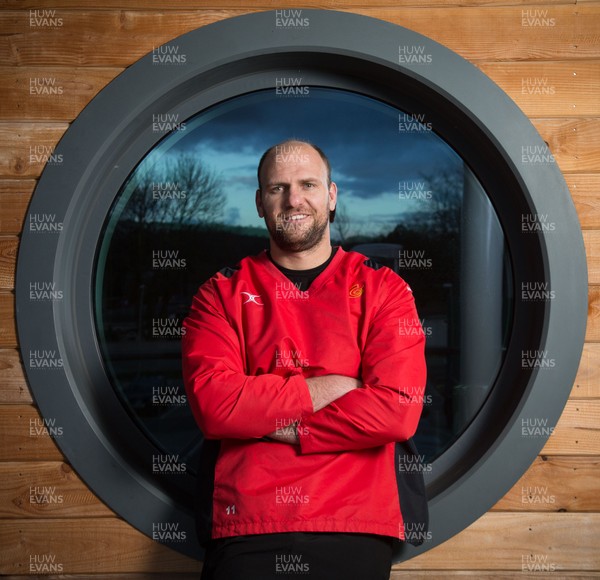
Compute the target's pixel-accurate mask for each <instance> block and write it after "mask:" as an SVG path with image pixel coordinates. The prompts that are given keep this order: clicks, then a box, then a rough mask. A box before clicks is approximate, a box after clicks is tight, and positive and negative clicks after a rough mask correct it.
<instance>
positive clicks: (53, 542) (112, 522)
mask: <svg viewBox="0 0 600 580" xmlns="http://www.w3.org/2000/svg"><path fill="white" fill-rule="evenodd" d="M0 545H1V546H2V552H3V561H2V563H1V565H0V574H19V573H21V574H23V573H25V574H27V573H30V572H32V571H33V570H31V569H30V558H31V557H33V556H35V555H38V556H39V557H40V558H41V557H42V555H43V554H47V555H49V556H50V557H51V558H52V556H53V557H54V562H55V564H56V565H57V567H58V565H61V566H60V568H59V569H55V570H48V571H50V572H51V571H54V572H61V573H65V574H77V573H84V574H104V573H116V572H121V573H122V572H147V571H148V570H151V571H152V572H153V573H154V574H160V573H165V572H169V573H170V572H196V573H198V572H199V571H200V569H201V566H200V563H199V562H197V561H195V560H192V559H191V558H188V557H186V556H183V555H181V554H179V553H178V552H175V551H174V550H171V549H170V548H167V547H166V546H164V545H161V544H159V543H158V542H155V541H153V540H152V539H150V538H148V537H146V536H145V535H143V534H142V533H141V532H138V531H137V530H136V529H134V528H133V527H132V526H130V525H129V524H128V523H126V522H124V521H122V520H120V519H117V518H92V519H64V518H60V519H46V520H3V521H0ZM34 569H35V568H34Z"/></svg>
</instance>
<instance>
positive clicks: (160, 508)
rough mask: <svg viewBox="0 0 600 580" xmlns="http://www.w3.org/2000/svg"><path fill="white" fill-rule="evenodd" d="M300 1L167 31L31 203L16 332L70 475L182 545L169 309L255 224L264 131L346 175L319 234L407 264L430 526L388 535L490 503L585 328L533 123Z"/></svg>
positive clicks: (421, 41) (424, 42)
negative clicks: (419, 366)
mask: <svg viewBox="0 0 600 580" xmlns="http://www.w3.org/2000/svg"><path fill="white" fill-rule="evenodd" d="M301 12H302V18H301V19H299V20H297V19H296V20H297V21H296V20H295V21H294V22H289V23H287V24H286V23H283V21H282V20H281V18H279V17H278V16H277V13H276V12H266V13H260V14H253V15H249V16H243V17H239V18H235V19H231V20H227V21H223V22H220V23H218V24H214V25H211V26H207V27H205V28H202V29H199V30H197V31H194V32H192V33H189V34H187V35H184V36H183V37H181V38H179V39H176V40H175V41H173V42H171V43H169V44H168V45H165V47H161V49H160V50H155V51H154V52H153V53H152V54H151V55H148V56H147V57H145V58H144V59H142V60H141V61H139V62H138V63H136V64H135V65H134V66H132V67H130V68H129V69H128V70H127V71H126V72H125V73H124V74H123V75H121V76H120V77H118V78H117V79H115V81H113V82H112V83H111V84H110V85H109V86H108V87H107V88H106V89H105V90H104V91H102V92H101V93H100V94H99V95H98V97H96V99H94V101H92V103H91V104H90V105H89V106H88V107H87V108H86V109H85V110H84V111H83V112H82V114H81V115H80V117H79V118H78V119H77V120H76V121H75V122H74V123H73V125H72V127H71V128H70V129H69V131H68V132H67V133H66V134H65V136H64V138H63V140H62V141H61V143H60V144H59V146H58V148H57V153H60V156H57V158H58V159H60V160H61V163H58V164H55V165H48V166H47V167H46V169H45V171H44V173H43V175H42V178H41V179H40V182H39V185H38V188H37V190H36V192H35V195H34V198H33V200H32V204H31V207H30V209H29V216H28V224H27V227H26V228H25V231H24V232H23V238H22V242H21V249H20V254H19V262H18V272H17V288H16V292H17V321H18V328H19V337H20V344H21V349H22V352H23V359H24V360H25V361H26V366H27V375H28V379H29V382H30V385H31V388H32V391H33V393H34V396H35V399H36V402H37V403H38V405H39V407H40V410H41V412H42V413H43V415H44V417H47V418H52V419H54V420H55V421H56V422H57V423H58V424H60V425H61V426H62V427H63V430H62V432H63V433H64V435H63V436H62V437H61V439H60V440H57V443H58V444H59V445H60V447H61V449H62V450H63V452H64V453H65V455H66V456H67V458H68V459H69V461H70V462H71V463H72V465H73V466H74V467H75V469H76V470H77V471H78V472H79V473H80V474H81V476H82V478H84V479H85V481H86V482H87V483H88V484H89V485H90V487H91V488H92V489H94V491H95V492H96V493H97V494H98V495H99V496H100V497H101V498H102V499H104V500H105V501H106V502H107V503H108V504H109V505H110V506H111V507H112V508H113V509H114V510H115V511H117V512H118V513H119V514H120V515H122V516H123V517H124V518H126V519H127V520H128V521H129V522H131V523H132V524H133V525H135V526H136V527H138V528H139V529H141V530H142V531H144V532H145V533H147V534H148V535H150V536H152V537H155V539H157V540H158V541H164V542H165V543H168V544H169V545H171V546H172V547H173V548H175V549H178V550H180V551H182V552H184V553H187V554H190V555H194V556H196V557H201V556H202V551H201V549H200V548H199V546H198V545H197V543H196V540H195V536H194V532H193V529H194V521H193V496H194V489H195V485H196V484H197V482H199V481H200V480H201V479H202V473H201V472H198V470H197V468H196V455H197V452H198V450H199V448H200V446H201V445H202V437H201V434H200V433H199V431H198V430H197V427H196V425H195V423H194V422H193V420H192V418H191V414H190V412H189V411H188V408H187V403H186V400H185V394H184V391H183V386H182V384H181V371H180V352H179V339H180V335H181V332H182V329H181V322H182V319H183V317H184V316H185V315H186V313H187V309H188V307H189V304H190V302H191V298H192V296H193V294H194V293H195V291H196V289H197V287H198V286H199V285H200V284H201V283H202V282H203V281H204V280H205V279H207V278H208V277H209V276H210V275H212V274H213V273H214V272H215V271H217V270H219V269H220V268H222V267H223V266H225V265H233V264H234V263H235V262H236V261H237V260H238V259H240V258H241V257H243V256H245V255H248V254H250V253H257V252H258V251H260V250H261V249H263V248H265V247H266V244H267V238H266V231H265V230H264V228H263V226H262V224H261V222H260V221H259V220H258V218H257V216H256V215H255V210H254V201H253V199H254V195H253V193H254V190H255V188H256V176H255V170H256V165H257V161H258V157H259V156H260V154H261V153H262V151H264V150H265V149H266V148H267V147H268V146H270V145H272V144H273V143H275V142H278V141H281V140H282V139H284V138H287V137H291V136H293V137H298V138H303V139H308V140H310V141H313V142H315V143H316V144H318V145H319V146H321V147H322V148H323V149H324V150H325V151H326V152H327V153H328V155H329V157H330V159H331V161H332V167H333V174H334V175H333V177H334V180H335V181H336V182H337V183H338V187H339V188H340V192H341V194H340V205H339V207H338V211H337V212H336V219H335V222H334V224H333V236H334V242H335V243H337V244H339V245H342V246H343V247H344V248H345V249H355V250H357V251H360V252H362V253H364V254H366V255H368V256H370V257H373V258H374V259H376V260H377V261H380V262H383V263H385V264H386V265H389V266H390V267H392V268H393V269H395V270H396V271H397V272H399V273H400V275H402V276H403V277H404V278H405V279H406V280H407V281H408V282H409V283H410V284H411V286H412V287H413V289H414V292H415V296H416V300H417V306H418V308H419V312H420V315H421V318H422V319H423V320H422V323H423V327H424V330H425V333H426V336H427V362H428V371H429V378H428V384H427V391H426V395H425V400H424V404H425V408H424V414H423V419H422V421H421V424H420V427H419V431H418V433H417V436H416V442H417V445H418V447H419V450H420V453H422V454H423V458H424V459H425V466H426V468H427V470H426V473H425V476H426V483H427V492H428V496H429V499H430V512H431V534H430V537H428V538H427V540H428V541H426V542H425V543H424V544H423V545H422V546H420V547H418V548H414V547H412V546H408V545H406V546H405V545H402V546H399V547H398V550H397V553H396V557H397V558H398V559H406V558H409V557H412V556H413V555H415V554H417V553H420V552H422V551H424V550H427V549H429V548H430V547H432V546H434V545H436V544H438V543H441V542H443V541H444V540H446V539H447V538H448V537H450V536H451V535H453V534H455V533H457V532H458V531H460V530H461V529H462V528H464V527H465V526H466V525H468V524H469V523H471V522H472V521H474V520H475V519H476V518H478V517H479V516H480V515H481V514H482V513H484V512H485V511H486V510H487V509H489V507H490V506H491V505H493V504H494V503H495V502H496V501H497V500H498V499H499V498H500V497H502V495H504V494H505V493H506V491H508V489H509V488H510V487H511V486H512V485H513V484H514V483H515V482H516V480H517V479H518V478H519V477H520V475H521V474H522V473H523V472H524V471H525V469H526V468H527V467H528V465H529V464H530V463H531V461H533V459H534V457H535V455H536V454H537V453H538V452H539V450H540V449H541V448H542V446H543V444H544V442H545V440H546V438H547V436H548V435H549V434H550V433H551V430H552V427H553V426H554V424H555V423H556V420H557V419H558V416H559V415H560V412H561V410H562V407H563V406H564V403H565V401H566V399H567V397H568V394H569V390H570V387H571V385H572V381H573V379H574V375H575V372H576V369H577V364H578V360H579V356H580V353H581V348H582V345H583V334H584V330H585V319H586V307H585V305H586V290H587V280H586V269H585V254H584V251H583V244H582V240H581V232H580V230H579V226H578V223H577V219H576V216H575V212H574V208H573V206H572V203H571V201H570V196H569V194H568V191H567V189H566V186H565V184H564V181H563V180H562V178H561V176H560V173H559V172H558V169H557V168H556V166H555V163H554V160H553V158H552V156H551V154H550V152H549V151H548V148H547V146H546V145H545V144H544V143H543V141H542V140H541V139H540V137H539V135H537V133H536V132H535V130H534V129H533V128H532V126H531V124H530V123H529V122H528V121H527V119H526V118H525V117H524V116H523V115H522V114H521V113H520V111H519V110H518V109H517V108H516V107H515V106H514V104H512V102H511V101H510V100H509V99H508V97H506V96H505V95H504V94H503V93H502V92H501V91H500V90H499V89H498V88H497V87H496V86H495V85H493V84H492V83H491V82H490V81H489V80H488V79H487V78H486V77H485V76H483V75H482V74H481V73H480V72H479V71H477V70H476V69H475V68H474V67H472V66H471V65H469V64H468V63H466V62H465V61H464V60H462V59H461V58H460V57H458V56H457V55H455V54H453V53H451V52H450V51H448V50H447V49H445V48H443V47H441V46H440V45H438V44H436V43H434V42H432V41H431V40H429V39H427V38H424V37H422V36H420V35H416V34H414V33H412V32H410V31H408V30H405V29H402V28H399V27H397V26H393V25H390V24H387V23H384V22H380V21H376V20H373V19H369V18H364V17H360V16H355V15H351V14H344V13H337V12H333V11H313V10H303V11H301ZM359 31H360V34H359ZM231 38H236V39H239V40H240V42H236V44H235V45H233V44H232V43H230V42H229V40H228V39H231ZM369 39H376V40H369ZM242 46H243V47H244V48H243V49H242V48H239V47H242ZM163 49H164V50H163ZM32 288H34V289H35V288H49V289H51V290H52V291H53V292H54V294H53V293H52V292H50V293H49V294H48V296H47V297H45V298H42V299H34V298H35V296H37V294H35V292H34V294H33V295H32V293H31V292H32V291H31V289H32ZM32 296H33V297H32ZM44 296H45V295H44ZM410 330H411V329H400V332H402V331H404V332H410ZM549 393H550V395H549ZM475 490H476V491H475ZM161 525H163V526H164V525H168V526H171V527H170V528H169V529H170V530H171V531H173V530H175V532H176V533H171V534H169V540H168V541H165V540H164V539H163V537H162V536H155V533H154V530H156V529H157V526H158V527H159V529H160V526H161Z"/></svg>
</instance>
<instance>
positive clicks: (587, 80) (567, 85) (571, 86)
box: [479, 61, 600, 117]
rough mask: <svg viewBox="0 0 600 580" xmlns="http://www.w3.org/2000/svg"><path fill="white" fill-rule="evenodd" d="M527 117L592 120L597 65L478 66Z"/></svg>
mask: <svg viewBox="0 0 600 580" xmlns="http://www.w3.org/2000/svg"><path fill="white" fill-rule="evenodd" d="M479 68H480V69H481V71H482V72H484V73H485V74H486V75H488V76H489V77H490V78H491V79H492V80H493V81H494V82H495V83H496V84H498V85H499V86H500V88H501V89H502V90H503V91H504V92H505V93H507V94H508V95H509V96H510V97H511V98H512V99H513V101H515V103H516V104H517V105H518V106H519V107H520V108H521V110H522V111H523V112H524V113H525V114H526V115H528V116H529V117H581V116H585V115H589V116H592V117H593V116H596V115H598V113H599V110H598V103H599V102H600V83H599V82H598V79H599V78H600V61H570V62H556V61H548V62H502V63H480V64H479Z"/></svg>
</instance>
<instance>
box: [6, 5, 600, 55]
mask: <svg viewBox="0 0 600 580" xmlns="http://www.w3.org/2000/svg"><path fill="white" fill-rule="evenodd" d="M36 8H37V6H36ZM345 9H346V10H348V8H345ZM255 10H256V9H255V8H251V9H249V8H241V9H237V8H230V9H222V8H218V9H199V10H169V11H160V12H156V11H147V10H144V11H142V10H138V11H132V10H121V11H118V10H90V11H85V10H70V9H61V10H60V11H57V12H56V13H54V22H53V21H49V22H48V23H46V24H44V22H43V19H42V20H41V21H40V24H39V25H38V24H36V20H35V18H36V17H35V14H34V15H33V18H34V21H33V23H34V24H33V25H31V22H30V18H31V17H32V16H31V15H30V12H29V11H28V10H21V11H19V10H5V11H4V12H3V13H0V29H2V30H4V35H3V36H2V37H0V62H4V63H7V64H9V65H17V66H28V65H40V64H47V65H50V66H57V65H75V66H77V65H94V66H117V67H126V66H129V65H130V64H131V63H133V62H135V61H136V60H138V59H139V58H140V57H141V56H143V55H144V54H146V53H148V52H150V51H151V50H152V49H153V47H155V46H158V45H160V44H163V43H165V42H167V41H169V40H172V39H174V38H176V37H177V36H180V35H181V34H184V33H186V32H189V31H191V30H194V29H196V28H199V27H201V26H205V25H207V24H210V23H212V22H216V21H219V20H223V19H225V18H229V17H233V16H238V15H241V14H245V13H248V12H254V11H255ZM534 10H535V9H531V8H527V7H524V6H521V5H518V6H498V7H496V6H485V7H479V6H473V7H465V6H450V7H438V6H435V7H423V8H422V7H396V6H394V7H379V8H378V7H364V6H360V7H355V8H352V12H354V13H359V14H364V15H365V16H371V17H374V18H379V19H382V20H387V21H389V22H392V23H395V24H398V25H400V26H405V27H407V28H409V29H411V30H414V31H416V32H420V33H421V34H424V35H425V36H428V37H430V38H432V39H433V40H436V41H438V42H440V43H441V44H444V45H445V46H447V47H448V48H450V49H452V50H454V51H455V52H457V53H458V54H460V55H462V56H463V57H465V58H467V59H468V60H471V61H485V60H492V61H506V60H562V59H583V58H586V59H589V58H597V56H598V51H597V42H598V28H599V27H600V7H599V6H597V5H596V4H595V3H590V4H581V5H577V6H572V5H554V6H551V7H548V8H541V9H540V8H538V11H540V10H541V12H539V13H536V12H535V11H534Z"/></svg>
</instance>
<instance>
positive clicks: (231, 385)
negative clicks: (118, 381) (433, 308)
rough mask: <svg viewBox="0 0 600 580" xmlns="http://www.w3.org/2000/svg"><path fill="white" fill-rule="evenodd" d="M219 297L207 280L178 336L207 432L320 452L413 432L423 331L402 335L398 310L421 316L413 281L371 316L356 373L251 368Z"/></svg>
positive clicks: (421, 380) (195, 407)
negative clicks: (285, 372)
mask: <svg viewBox="0 0 600 580" xmlns="http://www.w3.org/2000/svg"><path fill="white" fill-rule="evenodd" d="M402 290H404V288H402ZM219 304H220V302H219V300H217V299H216V296H215V291H214V289H213V288H212V286H211V285H210V284H205V285H204V286H203V287H202V288H201V290H200V292H199V293H198V295H197V296H196V297H195V298H194V303H193V305H192V310H191V313H190V316H189V317H188V318H187V319H186V321H185V328H186V333H185V336H184V337H183V341H182V349H183V373H184V382H185V386H186V391H187V393H188V400H189V402H190V405H191V408H192V411H193V414H194V416H195V418H196V420H197V422H198V424H199V426H200V428H201V430H202V431H203V433H204V436H205V437H207V438H209V439H261V438H263V437H265V436H268V437H269V438H271V439H274V440H276V441H279V442H282V443H291V444H299V446H300V452H301V453H320V452H335V451H347V450H352V449H363V448H368V447H375V446H379V445H384V444H386V443H390V442H393V441H403V440H406V439H408V438H410V437H411V436H412V435H413V434H414V432H415V430H416V427H417V423H418V420H419V417H420V414H421V410H422V394H423V391H424V387H425V362H424V355H423V349H424V342H425V338H424V335H423V334H422V333H421V334H420V335H416V336H411V337H402V339H401V340H399V337H398V327H399V325H398V320H399V317H404V318H407V319H412V320H415V319H417V314H416V311H415V308H414V301H413V299H412V294H411V293H410V291H408V290H404V291H398V292H395V293H394V296H390V298H389V300H387V301H386V303H385V306H383V307H382V308H380V311H379V312H378V313H377V314H376V315H375V316H374V318H373V320H372V321H371V324H370V327H369V333H368V337H367V344H366V346H365V348H364V349H363V351H362V353H361V377H360V378H355V377H349V376H344V375H339V374H330V375H324V376H319V377H311V378H305V377H304V376H303V375H302V373H301V372H298V373H296V374H292V375H291V376H287V377H282V376H279V375H275V374H270V373H268V372H265V373H261V374H257V375H255V376H253V375H247V374H245V372H244V364H243V361H244V360H245V356H246V354H245V351H244V345H243V344H241V342H242V341H241V340H240V338H239V336H238V333H237V332H236V331H235V329H234V328H233V326H232V324H230V322H229V321H228V320H227V318H226V315H225V314H224V313H223V311H222V309H221V308H220V307H219ZM417 320H418V319H417ZM281 418H286V419H288V420H286V421H281Z"/></svg>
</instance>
